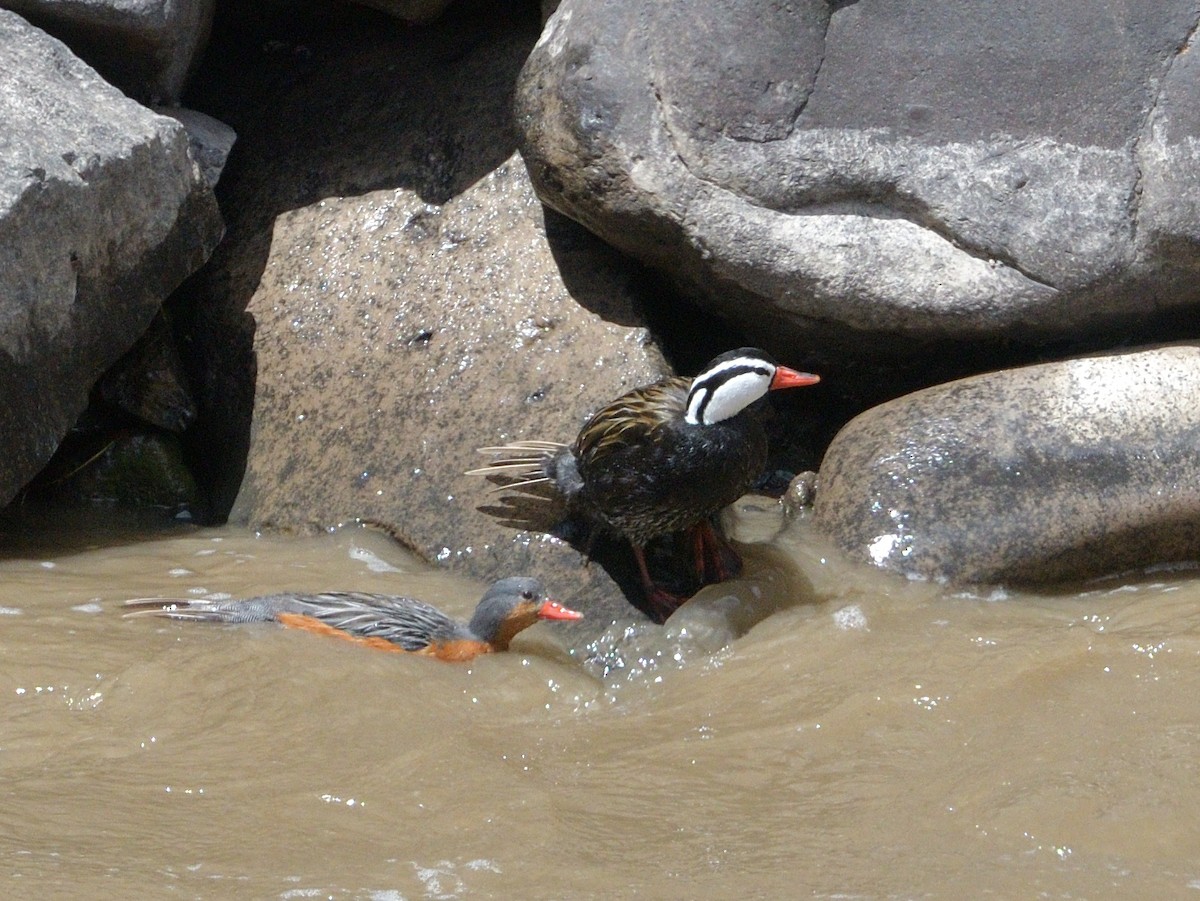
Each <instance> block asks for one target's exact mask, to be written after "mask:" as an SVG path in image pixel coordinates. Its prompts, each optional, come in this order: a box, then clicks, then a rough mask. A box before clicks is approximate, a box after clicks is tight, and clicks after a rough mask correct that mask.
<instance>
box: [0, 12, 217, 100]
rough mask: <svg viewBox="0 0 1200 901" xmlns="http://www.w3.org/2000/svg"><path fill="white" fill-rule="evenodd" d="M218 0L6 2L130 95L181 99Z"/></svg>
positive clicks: (209, 26) (201, 49)
mask: <svg viewBox="0 0 1200 901" xmlns="http://www.w3.org/2000/svg"><path fill="white" fill-rule="evenodd" d="M215 5H216V2H215V0H71V2H63V0H0V7H4V8H7V9H11V10H13V11H14V12H18V13H20V14H21V15H23V16H25V17H26V18H27V19H28V20H29V21H31V22H33V23H34V24H36V25H38V26H39V27H41V28H44V29H46V30H47V31H49V32H50V33H51V34H53V35H54V36H55V37H58V38H61V39H62V40H63V41H65V42H66V43H67V44H68V45H70V47H71V49H72V50H73V51H74V52H75V53H77V54H78V55H79V56H81V57H82V58H83V59H85V60H87V62H88V63H89V64H90V65H92V66H94V67H95V68H96V69H97V70H98V71H100V72H101V73H102V74H103V75H104V77H105V78H106V79H107V80H108V81H110V82H112V83H113V84H115V85H116V86H117V87H119V88H121V90H123V91H124V92H125V93H127V94H129V95H130V96H132V97H136V98H137V99H138V100H141V101H143V102H147V103H148V102H157V103H174V102H177V101H178V100H179V96H180V94H182V93H183V88H184V85H185V84H186V82H187V77H188V74H189V73H190V72H191V70H192V68H193V67H194V66H195V64H196V61H197V59H198V58H199V56H200V53H201V52H202V51H203V50H204V46H205V44H206V43H207V41H208V34H209V31H210V29H211V28H212V17H213V8H214V7H215Z"/></svg>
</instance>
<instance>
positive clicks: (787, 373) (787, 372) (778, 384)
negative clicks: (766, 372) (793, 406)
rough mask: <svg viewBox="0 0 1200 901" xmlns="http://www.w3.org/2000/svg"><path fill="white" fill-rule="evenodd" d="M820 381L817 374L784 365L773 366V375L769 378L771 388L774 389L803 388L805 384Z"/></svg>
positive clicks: (813, 383)
mask: <svg viewBox="0 0 1200 901" xmlns="http://www.w3.org/2000/svg"><path fill="white" fill-rule="evenodd" d="M819 381H821V377H820V376H819V375H813V374H812V373H811V372H797V371H796V370H795V369H788V368H787V367H786V366H776V367H775V377H774V378H773V379H771V390H772V391H775V390H777V389H779V388H803V387H804V386H805V385H815V384H816V383H817V382H819Z"/></svg>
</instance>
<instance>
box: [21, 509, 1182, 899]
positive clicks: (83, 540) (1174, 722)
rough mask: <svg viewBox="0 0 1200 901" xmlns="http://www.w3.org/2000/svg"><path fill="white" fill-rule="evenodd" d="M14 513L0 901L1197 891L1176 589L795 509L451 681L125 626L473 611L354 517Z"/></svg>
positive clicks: (176, 627) (255, 643)
mask: <svg viewBox="0 0 1200 901" xmlns="http://www.w3.org/2000/svg"><path fill="white" fill-rule="evenodd" d="M752 519H753V515H752V514H751V520H752ZM751 525H753V523H752V522H751ZM29 531H30V530H29V529H28V528H27V527H21V526H19V525H18V526H16V527H11V528H9V529H7V530H5V550H4V557H3V559H2V560H0V572H2V574H3V575H2V579H0V614H3V615H0V629H2V632H0V635H2V636H3V638H2V640H3V654H2V656H0V717H2V722H3V724H4V725H3V727H2V730H0V791H2V792H3V804H0V835H2V841H0V849H2V852H0V853H2V854H3V870H2V871H0V872H2V873H3V877H2V878H4V879H6V885H5V887H4V889H3V891H0V895H3V896H5V897H37V898H58V897H62V898H67V897H70V898H78V897H87V898H132V897H180V898H216V897H221V898H224V897H231V898H241V897H245V898H363V899H388V901H392V899H424V898H545V899H573V898H580V899H583V898H615V897H634V896H636V897H645V898H734V897H736V898H791V897H816V898H839V899H844V898H893V897H895V898H912V897H934V898H936V897H945V898H964V897H985V896H990V897H1000V898H1018V897H1019V898H1029V897H1048V898H1127V897H1134V896H1136V897H1160V898H1166V897H1198V898H1200V778H1197V775H1198V772H1197V771H1198V769H1200V764H1198V761H1200V755H1198V754H1197V748H1198V747H1200V713H1198V710H1197V699H1198V698H1200V582H1198V581H1197V580H1196V578H1195V576H1194V575H1188V574H1186V573H1172V572H1164V573H1158V574H1150V575H1142V576H1140V577H1137V578H1134V579H1130V580H1125V581H1121V582H1113V583H1108V584H1100V585H1094V586H1088V587H1086V588H1085V589H1084V590H1080V591H1078V592H1074V593H1064V594H1061V595H1057V596H1048V595H1039V596H1035V595H1027V594H1017V593H1015V592H1009V593H1002V592H994V593H988V594H987V595H986V596H980V595H971V594H964V593H962V592H956V591H953V590H949V589H943V588H939V587H937V586H934V585H929V584H924V583H907V582H904V581H902V580H899V579H896V578H894V577H890V576H887V575H885V574H881V573H877V572H873V571H870V570H866V569H863V568H858V567H852V566H848V565H846V564H845V563H841V562H838V561H837V560H836V559H835V558H834V557H833V556H832V555H830V554H828V553H827V552H826V551H824V550H823V549H822V548H821V547H820V545H819V543H818V542H817V540H816V539H815V538H814V537H813V536H812V535H810V534H808V532H807V531H806V524H805V523H803V522H801V523H799V524H798V525H797V526H795V527H794V528H793V529H791V530H790V531H789V532H788V533H786V534H785V535H784V536H783V537H781V538H775V539H773V540H772V541H771V542H769V543H764V544H759V545H755V546H752V547H750V548H749V549H748V551H747V560H748V564H747V571H748V575H747V576H746V577H745V578H743V579H741V580H739V581H738V582H736V583H727V584H726V585H724V586H719V587H712V588H709V589H706V591H705V592H704V593H703V594H702V595H701V596H699V597H698V598H697V599H696V600H695V601H694V602H692V604H689V605H688V606H687V607H685V608H683V610H682V611H681V612H680V614H678V615H677V617H676V618H675V619H674V620H673V621H672V622H671V623H669V624H668V626H667V627H665V628H660V627H652V626H647V625H637V624H635V623H634V621H633V620H632V619H631V620H630V621H629V622H627V623H615V624H612V625H611V626H610V627H609V628H608V629H607V631H606V632H605V635H604V637H603V638H602V639H601V640H599V641H596V642H594V643H593V644H592V646H591V647H588V646H580V647H574V648H572V647H569V646H568V643H564V642H563V641H562V640H561V639H562V637H563V635H564V633H563V632H562V631H556V626H555V625H554V624H540V625H538V626H536V627H534V628H533V629H531V630H529V631H528V632H526V633H523V634H522V635H521V636H520V637H519V638H518V640H517V641H516V642H515V643H514V650H513V652H512V653H509V654H503V655H493V656H490V657H484V658H480V659H479V660H477V661H475V662H474V663H472V664H470V665H458V666H456V665H450V664H442V663H439V662H436V661H431V660H426V659H417V658H411V657H406V656H404V655H396V654H383V653H379V652H374V651H370V650H368V649H363V648H360V647H356V646H353V645H351V644H349V643H344V642H336V641H330V640H327V639H321V638H319V637H315V636H312V635H309V634H306V633H301V632H295V631H292V630H287V629H282V628H278V627H275V626H272V625H262V626H240V627H225V626H209V625H202V624H193V623H175V622H167V621H158V620H153V619H150V620H147V619H144V618H143V619H125V618H123V617H122V616H121V615H120V604H121V602H122V601H123V600H126V599H129V598H135V597H144V596H158V595H169V596H178V597H189V596H197V595H208V594H212V593H217V592H224V593H228V594H230V595H237V596H243V595H253V594H259V593H268V592H272V591H278V590H283V589H309V590H312V589H328V588H345V589H359V590H366V591H384V592H392V593H409V594H414V595H417V596H420V597H424V598H427V599H430V600H436V601H437V602H438V603H439V604H440V605H441V606H443V607H444V608H446V609H447V610H449V611H451V612H454V613H457V614H462V615H465V614H467V613H469V611H470V610H471V608H472V607H473V606H474V602H475V600H476V598H477V597H478V594H479V588H480V586H479V585H477V584H476V583H473V582H471V581H469V580H466V579H463V578H459V577H456V576H451V575H447V574H445V573H442V572H431V571H430V570H429V569H428V568H427V567H425V566H423V565H422V564H420V563H418V562H416V561H414V560H413V559H411V558H409V557H406V556H405V554H404V552H403V551H401V550H399V549H398V548H397V547H396V546H395V545H394V544H392V543H391V542H390V540H389V539H387V538H385V537H384V536H382V535H379V534H377V533H374V532H371V531H367V530H363V529H344V530H341V531H337V532H333V533H331V534H328V535H322V536H318V537H308V538H296V537H281V536H260V535H255V534H254V533H252V532H248V531H245V530H238V529H233V528H223V529H217V530H208V529H199V528H194V527H188V526H180V527H178V528H175V529H171V530H168V531H165V532H163V531H160V532H158V533H156V534H153V535H151V536H149V537H147V536H145V535H143V536H141V537H138V536H137V535H136V534H133V533H123V532H120V531H114V530H113V529H112V528H111V526H108V527H105V528H103V529H96V528H93V529H90V530H89V529H78V528H76V529H73V530H72V531H71V533H70V534H63V533H60V534H57V535H55V536H53V537H52V538H48V539H31V538H28V537H22V536H23V535H28V533H29ZM751 531H752V530H751ZM770 531H771V529H766V530H765V531H764V534H769V532H770ZM742 534H743V535H744V534H746V533H745V532H744V531H743V533H742ZM552 587H554V586H552ZM557 593H558V594H559V595H560V596H561V597H562V599H563V600H565V601H567V602H570V594H569V591H564V590H562V589H560V590H559V591H558V592H557Z"/></svg>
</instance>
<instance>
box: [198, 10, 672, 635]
mask: <svg viewBox="0 0 1200 901" xmlns="http://www.w3.org/2000/svg"><path fill="white" fill-rule="evenodd" d="M481 6H482V7H488V8H483V9H481V12H480V14H479V15H478V16H477V17H473V18H470V19H462V18H459V19H456V20H455V21H454V22H453V23H445V24H442V23H438V24H435V25H434V26H431V27H430V28H428V29H420V30H418V29H407V28H403V27H401V26H400V25H399V24H395V25H394V26H393V27H392V28H389V27H388V26H389V24H390V23H384V24H383V25H380V24H379V22H378V20H373V21H372V22H371V23H370V29H369V31H363V32H357V31H353V30H351V31H349V32H348V33H344V34H340V35H333V34H331V35H330V36H329V41H330V43H329V44H326V43H323V42H322V40H323V39H320V38H318V39H317V40H313V39H310V38H306V41H307V43H306V47H308V50H309V54H308V56H307V58H306V59H307V62H306V69H305V71H304V73H303V74H304V77H303V78H297V79H295V80H294V81H292V82H291V83H290V84H289V85H285V86H284V87H283V88H282V89H281V90H280V91H279V92H277V93H276V94H275V95H274V96H273V97H272V98H271V115H270V116H266V115H260V116H257V117H255V116H253V115H250V116H247V118H246V119H242V120H239V119H236V118H235V119H230V121H231V123H232V124H233V125H234V127H236V128H237V130H238V133H239V155H240V161H239V165H238V167H237V170H236V174H235V175H233V176H232V177H230V176H228V175H227V177H226V180H225V182H224V183H223V185H222V188H223V189H224V190H225V191H226V192H227V193H226V197H227V198H228V200H229V204H228V208H229V209H230V210H231V211H236V213H233V212H231V223H230V233H229V238H228V239H227V240H226V242H225V243H224V244H223V246H222V248H221V250H220V251H219V252H218V254H217V255H216V257H215V258H214V265H213V266H211V267H209V268H208V270H207V271H206V273H205V274H204V276H203V277H202V278H201V279H200V280H199V281H200V282H202V283H203V285H202V287H204V288H205V290H206V292H207V293H205V294H204V295H202V296H201V297H198V298H196V303H194V304H192V305H191V306H190V309H193V310H209V311H211V310H214V309H217V308H219V307H222V305H223V309H224V313H223V314H222V315H221V317H219V318H217V317H214V319H213V320H212V321H211V322H208V323H205V322H202V321H197V322H194V323H192V324H191V325H190V328H191V333H192V344H193V346H205V347H208V348H209V349H210V352H212V353H213V354H214V357H213V360H212V362H210V363H208V364H206V365H205V367H204V371H205V372H208V373H213V374H215V375H214V376H213V378H214V379H216V378H219V379H221V381H216V380H214V381H210V382H208V383H203V382H201V381H197V385H198V390H199V391H200V392H201V395H202V409H203V411H204V412H202V416H201V420H200V421H199V422H198V423H197V425H196V426H195V427H194V428H193V429H192V430H190V431H189V435H190V436H193V438H194V439H195V440H196V441H197V449H198V454H199V455H207V456H208V457H209V458H210V459H211V458H213V457H215V456H217V455H219V454H222V453H226V452H228V451H229V449H231V448H236V447H237V446H238V444H239V442H240V441H242V440H245V441H246V447H247V449H248V450H247V456H246V468H245V473H244V478H241V479H239V480H238V481H239V482H240V488H239V490H238V492H237V495H236V503H235V502H234V499H233V498H230V504H231V507H230V508H226V509H228V510H231V512H230V514H229V516H230V519H231V520H232V521H233V522H237V523H248V524H251V525H253V526H255V527H263V528H281V529H311V528H323V527H327V526H331V525H335V524H337V523H338V522H342V521H355V520H367V521H373V522H377V523H381V524H383V525H385V526H386V527H387V529H388V531H389V532H391V533H392V534H395V535H396V536H397V537H399V538H400V539H401V540H402V541H403V542H404V543H405V544H407V545H408V546H410V547H412V548H414V549H416V550H417V551H418V552H419V553H420V554H421V555H422V556H424V557H425V558H427V559H429V560H431V561H434V562H437V563H441V564H442V565H445V566H447V567H452V568H454V569H456V570H458V571H460V572H463V573H468V574H471V575H473V576H475V577H477V578H479V579H480V580H490V579H491V578H493V577H494V576H497V575H500V574H513V573H520V572H530V573H535V574H536V575H538V576H539V577H541V578H542V579H543V580H544V581H545V582H546V584H547V585H548V586H550V587H551V588H552V590H554V591H555V592H557V593H559V594H561V595H563V596H564V600H569V601H570V602H571V603H572V604H578V605H580V606H582V607H583V609H585V610H586V612H587V614H588V619H587V620H585V621H584V622H583V623H582V624H581V625H580V626H579V628H580V629H583V630H591V632H592V633H594V632H595V631H598V630H599V629H602V628H603V627H604V625H605V624H606V623H607V621H608V619H609V618H611V616H613V615H616V612H617V611H620V612H621V613H622V614H623V615H628V614H629V613H632V612H634V611H633V608H631V607H630V606H629V605H628V602H627V601H626V600H625V599H624V597H623V596H622V594H621V593H620V592H619V591H618V590H617V588H616V587H615V585H614V583H613V581H612V579H611V577H610V576H609V575H608V574H607V572H606V571H605V569H604V568H603V567H601V566H599V565H591V566H586V567H585V566H584V565H583V560H582V557H581V555H580V553H579V552H578V551H577V550H575V549H573V548H572V547H570V546H569V545H568V544H567V543H566V542H565V541H563V540H562V539H558V538H552V537H548V535H547V534H546V533H545V532H544V531H543V529H545V528H547V527H552V526H553V525H554V524H555V522H556V516H557V514H561V511H557V513H556V511H555V508H554V506H553V505H552V504H547V503H546V502H545V501H537V500H527V501H526V502H525V503H524V504H522V503H521V502H520V501H519V500H518V499H517V498H515V497H513V496H512V495H510V494H508V493H493V492H492V487H493V486H492V485H491V484H490V483H489V482H487V481H486V480H485V479H483V478H481V477H479V476H466V475H464V473H465V471H466V470H467V469H470V468H473V467H477V466H480V465H482V464H483V463H484V462H485V459H486V458H485V457H483V456H481V455H479V454H478V453H477V452H476V448H477V447H480V446H482V445H488V444H497V443H501V442H504V441H507V440H515V439H522V438H536V437H542V438H552V439H554V438H558V439H562V440H568V439H570V438H571V437H573V436H574V434H575V432H576V431H578V428H579V426H580V425H581V424H582V422H583V419H584V417H585V416H586V414H587V413H589V412H590V411H591V410H593V409H594V408H595V407H596V406H598V405H600V404H601V403H602V402H604V401H607V400H608V399H610V398H612V397H614V396H616V395H618V394H620V393H621V392H623V391H625V390H628V389H629V388H631V387H633V386H634V385H636V384H640V383H643V382H647V381H651V380H653V379H655V378H657V377H659V376H660V375H662V374H663V373H664V372H665V371H666V366H665V364H664V363H663V360H662V358H661V356H660V354H659V352H658V350H657V349H656V348H655V347H654V346H653V345H652V344H650V343H649V342H648V339H647V334H646V331H645V329H644V328H643V327H642V324H641V319H640V315H639V313H638V311H637V309H636V302H635V298H634V284H635V283H634V275H635V272H633V271H632V270H631V268H630V265H629V263H628V261H625V260H623V259H622V258H621V257H620V256H619V255H618V254H616V253H615V252H614V251H612V250H611V248H608V247H607V246H605V245H604V244H603V243H602V242H600V241H598V240H597V239H596V238H594V237H593V236H591V235H589V234H587V233H586V232H585V231H584V230H582V229H580V228H579V227H578V226H575V225H574V224H573V223H569V222H567V221H565V220H563V219H562V217H559V216H556V215H553V214H552V215H551V216H549V217H545V216H544V214H543V209H542V207H541V205H540V204H539V203H538V201H537V199H536V198H535V197H534V194H533V190H532V187H531V185H530V183H529V179H528V176H527V174H526V172H525V169H524V166H523V165H522V164H521V161H520V159H519V158H517V157H516V156H515V149H516V135H515V130H514V128H513V125H512V120H511V91H512V84H513V82H514V81H515V78H516V73H517V71H518V70H519V68H520V65H521V62H522V61H523V60H524V59H525V57H526V55H527V53H528V50H529V47H530V46H532V44H533V42H534V41H535V40H536V36H537V32H536V30H535V28H536V22H532V23H530V26H529V27H528V28H526V27H524V26H522V27H513V26H512V25H506V24H504V23H503V22H498V21H497V17H496V15H495V10H494V9H493V8H490V5H488V4H482V5H481ZM343 42H349V44H350V46H347V45H346V44H345V43H343ZM220 115H221V116H222V118H223V119H225V118H228V117H226V116H225V115H224V113H223V112H221V113H220ZM254 118H257V119H258V121H251V120H252V119H254ZM347 136H351V137H350V138H347ZM298 173H299V174H300V175H299V177H298V175H297V174H298ZM242 306H244V307H245V313H244V314H243V311H242V309H241V307H242ZM242 315H245V316H246V317H247V318H248V319H249V320H250V322H251V323H252V328H246V329H245V330H244V331H243V332H241V334H240V335H239V334H238V332H237V328H238V323H239V321H240V320H239V317H241V316H242ZM231 323H232V324H233V325H232V327H231V326H230V324H231ZM231 336H234V337H235V341H242V340H247V339H250V338H252V341H253V353H254V355H255V360H254V366H255V368H256V370H257V375H256V377H255V379H254V380H253V381H251V382H250V384H251V385H253V386H254V394H253V397H251V398H247V397H241V396H238V395H237V393H236V387H234V388H233V389H232V390H229V389H226V388H225V387H223V386H225V385H235V384H236V382H235V380H234V379H232V378H230V376H229V374H230V373H234V374H238V373H240V371H241V370H240V368H239V367H243V366H245V365H246V364H245V363H244V362H242V361H240V360H239V358H238V357H237V356H235V355H228V356H224V357H222V356H216V354H217V353H218V352H219V353H224V354H228V353H229V347H230V338H231ZM251 411H252V414H253V418H252V422H251V423H250V424H249V433H248V435H247V436H246V438H245V439H243V438H241V437H240V436H239V435H238V434H237V433H235V432H232V431H226V432H222V431H220V429H222V428H229V426H230V425H231V424H233V423H237V422H239V421H241V418H242V417H244V416H248V415H250V412H251ZM214 484H217V483H214ZM221 484H226V483H221ZM235 484H236V483H235ZM218 487H220V486H219V485H218ZM480 508H485V509H480ZM523 525H529V526H531V528H528V529H522V526H523ZM576 539H577V540H576V543H577V544H583V543H585V542H586V536H576ZM628 557H629V555H628V552H627V551H625V552H624V557H623V558H622V559H626V558H628ZM631 563H632V561H630V565H631Z"/></svg>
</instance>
